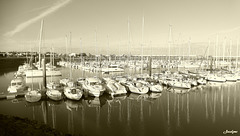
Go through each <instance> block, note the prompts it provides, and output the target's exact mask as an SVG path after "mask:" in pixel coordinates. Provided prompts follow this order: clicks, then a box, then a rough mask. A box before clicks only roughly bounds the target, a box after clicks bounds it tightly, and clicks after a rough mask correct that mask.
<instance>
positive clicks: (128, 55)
mask: <svg viewBox="0 0 240 136" xmlns="http://www.w3.org/2000/svg"><path fill="white" fill-rule="evenodd" d="M129 47H130V23H129V17H128V57H127V58H128V60H127V63H129V56H130V50H129Z"/></svg>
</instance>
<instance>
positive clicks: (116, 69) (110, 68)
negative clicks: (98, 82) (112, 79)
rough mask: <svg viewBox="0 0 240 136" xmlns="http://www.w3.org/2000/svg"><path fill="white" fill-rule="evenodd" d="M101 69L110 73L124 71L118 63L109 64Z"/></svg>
mask: <svg viewBox="0 0 240 136" xmlns="http://www.w3.org/2000/svg"><path fill="white" fill-rule="evenodd" d="M101 71H102V72H103V73H108V72H124V69H122V68H120V67H119V66H118V65H109V66H108V67H106V68H102V69H101Z"/></svg>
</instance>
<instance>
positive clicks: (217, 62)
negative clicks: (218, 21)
mask: <svg viewBox="0 0 240 136" xmlns="http://www.w3.org/2000/svg"><path fill="white" fill-rule="evenodd" d="M215 50H216V68H217V67H218V59H217V55H218V34H217V37H216V49H215Z"/></svg>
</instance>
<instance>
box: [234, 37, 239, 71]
mask: <svg viewBox="0 0 240 136" xmlns="http://www.w3.org/2000/svg"><path fill="white" fill-rule="evenodd" d="M238 44H239V39H237V55H236V68H235V69H237V68H238Z"/></svg>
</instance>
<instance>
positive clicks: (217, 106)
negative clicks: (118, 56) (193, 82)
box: [0, 68, 240, 136]
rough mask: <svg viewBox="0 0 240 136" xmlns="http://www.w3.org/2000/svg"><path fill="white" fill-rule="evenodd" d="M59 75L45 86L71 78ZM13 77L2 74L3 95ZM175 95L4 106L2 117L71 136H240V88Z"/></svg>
mask: <svg viewBox="0 0 240 136" xmlns="http://www.w3.org/2000/svg"><path fill="white" fill-rule="evenodd" d="M61 71H62V74H63V76H62V77H54V78H48V79H47V81H50V80H56V81H58V80H59V79H60V78H63V77H68V76H69V73H70V72H69V71H70V70H69V69H68V68H61ZM14 72H15V71H10V70H5V71H4V72H2V73H4V74H2V75H0V92H5V91H6V90H7V87H8V86H9V85H10V81H11V80H12V78H13V74H14ZM127 73H128V74H129V73H130V74H132V73H135V71H130V72H129V71H128V72H127ZM72 75H73V78H75V79H76V78H77V77H81V76H94V75H95V73H88V72H82V71H80V70H72ZM99 76H101V75H99ZM25 80H26V83H27V85H28V86H32V85H33V87H34V88H39V87H41V84H42V83H41V82H42V79H41V78H33V79H32V78H31V79H25ZM176 92H177V90H164V91H163V92H162V93H160V94H153V93H148V94H146V95H143V96H141V95H136V94H127V95H126V96H121V97H115V98H111V97H110V96H108V95H105V94H104V95H103V96H101V97H100V98H94V97H90V98H85V99H81V100H80V101H71V100H63V101H60V102H54V101H51V100H46V101H40V102H38V103H28V102H26V101H25V99H24V98H18V99H17V100H18V101H16V100H14V101H13V100H1V101H0V113H1V114H7V115H14V116H19V117H26V118H29V119H32V120H37V121H39V122H41V123H45V124H47V125H49V126H51V127H53V128H56V129H57V130H60V131H63V132H64V133H69V134H72V135H79V134H81V135H111V136H112V135H119V136H120V135H121V136H122V135H127V136H128V135H129V136H132V135H134V136H135V135H138V136H145V135H150V136H155V135H166V136H181V135H182V136H196V135H199V136H203V135H205V136H221V135H224V134H223V131H225V130H236V131H238V133H237V134H234V135H240V82H239V83H224V84H218V85H206V86H200V87H198V88H195V89H192V90H190V92H189V93H185V94H178V93H176Z"/></svg>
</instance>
